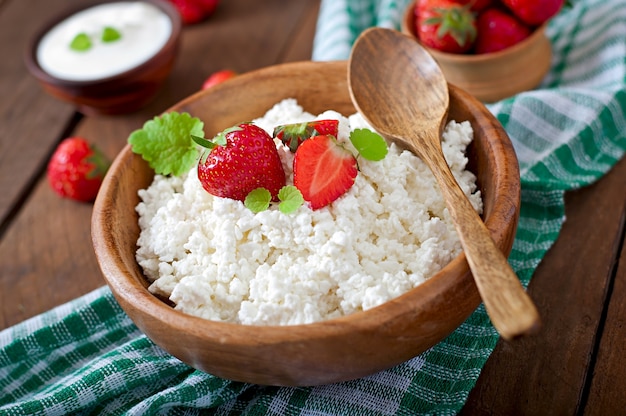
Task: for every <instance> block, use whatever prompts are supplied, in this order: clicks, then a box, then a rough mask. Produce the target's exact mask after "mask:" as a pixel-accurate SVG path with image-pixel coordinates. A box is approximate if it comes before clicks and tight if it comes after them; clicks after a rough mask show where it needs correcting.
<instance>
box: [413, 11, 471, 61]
mask: <svg viewBox="0 0 626 416" xmlns="http://www.w3.org/2000/svg"><path fill="white" fill-rule="evenodd" d="M415 33H416V34H417V37H418V39H419V40H420V42H421V43H422V44H423V45H425V46H427V47H429V48H432V49H437V50H439V51H442V52H448V53H464V52H468V51H469V50H470V49H471V48H472V47H473V45H474V39H475V38H476V22H475V17H474V14H473V13H472V11H471V10H470V6H469V5H462V4H459V3H457V2H455V1H453V0H418V1H417V3H416V4H415Z"/></svg>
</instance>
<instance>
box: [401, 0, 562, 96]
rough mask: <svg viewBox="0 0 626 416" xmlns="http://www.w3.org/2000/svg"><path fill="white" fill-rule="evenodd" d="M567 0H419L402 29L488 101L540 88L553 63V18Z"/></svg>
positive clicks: (457, 81) (452, 77)
mask: <svg viewBox="0 0 626 416" xmlns="http://www.w3.org/2000/svg"><path fill="white" fill-rule="evenodd" d="M563 3H564V1H563V0H550V1H541V0H417V1H415V2H412V3H411V4H410V5H409V7H407V9H406V11H405V14H404V18H403V20H402V32H403V33H405V34H407V35H410V36H412V37H414V38H416V39H417V41H418V42H420V43H421V44H422V45H423V46H424V47H426V48H427V49H428V51H429V52H430V53H431V54H432V56H433V57H434V58H435V60H437V62H438V63H439V65H440V66H441V69H442V71H443V73H444V75H445V76H446V78H447V80H448V82H450V83H452V84H454V85H456V86H458V87H460V88H462V89H464V90H466V91H467V92H469V93H470V94H472V95H474V96H475V97H476V98H478V99H479V100H481V101H483V102H494V101H498V100H501V99H504V98H507V97H510V96H512V95H514V94H517V93H519V92H522V91H527V90H530V89H533V88H535V87H536V86H537V85H539V84H540V83H541V81H542V80H543V78H544V76H545V75H546V73H547V72H548V70H549V69H550V64H551V59H552V49H551V45H550V42H549V40H548V39H547V37H546V35H545V28H546V25H547V23H548V21H549V20H550V19H551V18H552V17H553V16H554V15H556V14H557V13H558V12H559V11H560V9H561V7H562V5H563Z"/></svg>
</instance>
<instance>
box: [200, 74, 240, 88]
mask: <svg viewBox="0 0 626 416" xmlns="http://www.w3.org/2000/svg"><path fill="white" fill-rule="evenodd" d="M236 75H237V73H236V72H235V71H233V70H231V69H222V70H220V71H216V72H213V73H212V74H211V75H209V77H208V78H207V79H206V80H205V81H204V83H203V84H202V89H203V90H207V89H209V88H211V87H212V86H214V85H217V84H220V83H222V82H224V81H226V80H227V79H230V78H233V77H235V76H236Z"/></svg>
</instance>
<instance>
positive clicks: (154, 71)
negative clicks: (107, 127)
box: [25, 0, 181, 114]
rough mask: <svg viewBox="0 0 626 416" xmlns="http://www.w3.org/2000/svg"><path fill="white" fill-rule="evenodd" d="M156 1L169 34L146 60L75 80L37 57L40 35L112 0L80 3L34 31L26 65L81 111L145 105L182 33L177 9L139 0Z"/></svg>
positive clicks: (161, 2) (126, 110)
mask: <svg viewBox="0 0 626 416" xmlns="http://www.w3.org/2000/svg"><path fill="white" fill-rule="evenodd" d="M117 1H119V0H117ZM142 1H143V2H146V3H151V4H153V5H156V6H157V7H158V8H159V9H161V10H162V11H163V12H164V13H165V14H166V15H167V17H168V18H169V19H170V21H171V29H172V30H171V34H170V36H169V38H168V39H167V41H166V43H165V44H164V46H163V47H162V48H161V49H160V50H159V51H158V52H157V53H156V54H155V55H153V56H152V57H151V58H149V59H148V60H147V61H145V62H143V63H141V64H139V65H138V66H135V67H133V68H131V69H128V70H126V71H124V72H121V73H117V74H116V75H112V76H107V77H105V78H100V79H95V80H88V81H75V80H68V79H65V78H59V77H57V76H54V75H51V74H50V73H48V72H46V70H45V69H44V68H42V66H41V65H40V63H39V61H38V58H37V48H38V45H39V44H40V41H41V39H42V38H43V37H44V35H45V34H46V33H48V32H49V31H50V30H51V29H52V28H54V27H55V26H56V25H58V24H59V23H61V22H62V21H64V20H65V19H67V18H68V17H70V16H72V15H74V14H76V13H78V12H81V11H83V10H85V9H88V8H90V7H93V6H96V5H100V4H103V3H114V2H116V1H115V0H107V1H98V2H91V3H87V4H82V5H81V7H79V8H76V7H74V8H72V9H69V10H66V11H65V12H63V13H60V14H58V15H56V16H54V17H53V18H51V19H50V20H48V22H47V23H46V24H44V25H43V26H42V27H41V28H40V29H39V31H37V32H36V33H35V35H34V36H33V38H32V40H31V42H30V43H29V45H28V48H27V50H26V54H25V62H26V67H27V68H28V70H29V71H30V73H31V74H32V75H33V76H34V77H35V78H36V79H37V80H38V81H39V83H40V85H41V86H42V87H43V89H44V90H45V91H46V92H47V93H49V94H50V95H51V96H53V97H55V98H58V99H60V100H62V101H66V102H69V103H72V104H74V105H75V106H76V107H77V108H78V110H79V111H81V112H82V113H84V114H124V113H129V112H133V111H135V110H138V109H140V108H142V107H143V106H145V105H147V104H148V103H149V102H150V101H151V100H152V99H153V98H154V97H155V96H156V94H157V92H158V90H159V88H160V87H161V85H162V84H163V82H164V81H165V79H166V78H167V77H168V75H169V74H170V72H171V70H172V67H173V65H174V62H175V60H176V56H177V53H178V45H179V39H180V34H181V19H180V15H179V14H178V12H177V11H176V9H175V8H174V7H173V6H172V5H171V4H170V3H169V2H167V1H165V0H142Z"/></svg>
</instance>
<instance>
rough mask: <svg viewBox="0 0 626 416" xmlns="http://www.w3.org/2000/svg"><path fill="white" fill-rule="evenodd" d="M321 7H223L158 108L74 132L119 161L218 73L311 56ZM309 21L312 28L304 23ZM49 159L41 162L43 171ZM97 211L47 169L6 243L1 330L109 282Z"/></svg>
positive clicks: (191, 40)
mask: <svg viewBox="0 0 626 416" xmlns="http://www.w3.org/2000/svg"><path fill="white" fill-rule="evenodd" d="M315 4H316V2H315V1H312V0H299V1H289V2H284V1H282V0H268V1H265V2H254V1H251V0H231V1H227V2H222V3H220V8H219V9H218V11H217V12H216V14H215V15H214V16H213V17H211V18H210V19H209V20H207V21H205V22H203V23H201V24H198V25H194V26H189V27H185V28H184V33H183V39H182V45H181V46H182V47H181V54H180V56H179V60H178V61H177V64H176V65H175V68H174V70H173V72H172V74H171V76H170V77H169V79H168V81H167V82H166V85H165V86H164V88H163V89H162V91H160V93H159V96H158V97H157V100H156V101H155V102H154V103H152V104H151V105H150V106H148V107H146V108H145V109H142V110H141V111H138V112H136V113H133V114H130V115H125V116H99V117H85V118H84V119H83V120H82V121H81V122H80V123H79V124H78V126H77V128H76V129H75V130H73V131H72V134H75V135H80V136H83V137H85V138H87V139H88V140H90V141H91V142H93V143H95V144H97V145H98V146H99V147H100V148H101V149H102V150H103V151H104V152H105V154H107V155H109V156H110V157H113V156H115V155H116V154H117V153H118V152H119V150H121V148H122V147H123V146H124V144H125V143H126V139H127V137H128V134H129V133H130V132H132V131H133V130H134V129H136V128H139V127H140V126H141V125H142V124H143V123H144V122H145V121H146V120H148V119H150V118H152V117H153V116H154V115H156V114H159V113H161V112H162V111H164V110H165V109H167V108H168V107H170V106H171V105H173V104H174V103H176V102H177V101H179V100H180V99H182V98H184V97H185V96H187V95H190V94H192V93H194V92H196V91H197V90H198V89H199V88H200V86H201V84H202V82H203V80H204V78H205V77H206V76H208V74H209V73H211V72H212V71H214V70H218V69H221V68H224V67H230V68H234V69H236V70H238V71H240V72H244V71H249V70H252V69H255V68H259V67H262V66H267V65H272V64H275V63H279V62H282V60H283V59H286V58H285V57H286V56H287V55H288V56H289V59H291V60H306V59H309V58H310V51H311V49H312V46H311V42H312V39H313V31H314V25H311V24H310V20H311V16H310V12H311V10H313V9H314V7H315ZM21 18H22V19H24V17H21ZM303 19H308V20H307V21H309V24H307V25H304V26H301V25H300V22H302V20H303ZM303 27H304V28H306V29H303ZM305 30H309V31H310V33H308V34H307V33H305ZM285 51H290V52H289V54H285ZM25 82H26V81H25ZM28 82H31V83H32V82H34V81H32V80H28ZM31 87H32V86H31ZM29 88H30V87H29ZM20 119H22V121H23V122H24V123H27V122H28V120H27V119H26V118H24V117H22V116H20ZM56 134H57V135H58V132H57V133H56ZM51 135H54V134H51ZM60 138H61V137H56V138H54V140H52V141H56V140H59V139H60ZM43 162H44V161H43V160H42V159H41V158H40V160H39V162H38V163H39V166H41V165H42V163H43ZM9 205H10V204H9ZM91 208H92V205H91V204H80V203H76V202H73V201H69V200H62V199H60V198H58V197H57V196H56V195H54V194H53V193H52V191H51V190H50V189H49V187H48V186H47V183H46V182H45V177H44V175H43V172H40V177H39V178H38V179H37V182H36V187H35V189H34V192H33V193H32V195H30V196H29V198H28V200H27V201H26V203H25V205H24V207H23V208H22V209H21V211H20V212H19V215H17V216H16V217H15V219H14V221H13V222H12V223H11V224H10V225H9V227H7V229H6V233H5V235H4V236H3V237H2V240H0V264H2V265H3V267H2V268H0V287H1V288H2V290H1V291H0V329H1V328H5V327H8V326H10V325H13V324H15V323H17V322H20V321H22V320H23V319H26V318H28V317H31V316H33V315H36V314H38V313H41V312H43V311H46V310H48V309H50V308H52V307H53V306H56V305H58V304H61V303H64V302H66V301H69V300H71V299H74V298H76V297H77V296H80V295H82V294H84V293H87V292H88V291H90V290H92V289H94V288H96V287H99V286H101V285H102V284H104V281H103V280H102V277H101V275H100V272H99V269H98V266H97V264H96V261H95V256H94V254H93V249H92V245H91V238H90V226H89V220H90V216H91Z"/></svg>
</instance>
